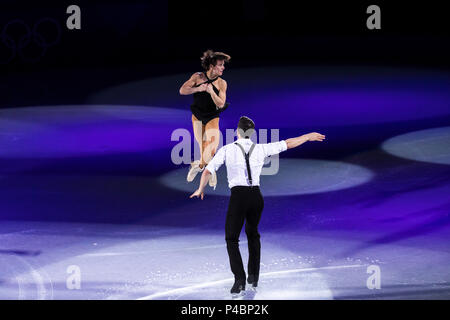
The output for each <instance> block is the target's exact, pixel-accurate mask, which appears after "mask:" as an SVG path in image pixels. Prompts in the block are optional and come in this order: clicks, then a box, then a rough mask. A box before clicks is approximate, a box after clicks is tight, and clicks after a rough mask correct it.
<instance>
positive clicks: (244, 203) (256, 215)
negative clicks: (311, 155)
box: [190, 117, 325, 294]
mask: <svg viewBox="0 0 450 320" xmlns="http://www.w3.org/2000/svg"><path fill="white" fill-rule="evenodd" d="M254 131H255V124H254V123H253V121H252V120H251V119H249V118H247V117H241V118H240V119H239V123H238V128H237V135H238V139H237V140H236V141H235V142H234V143H230V144H227V145H225V146H223V147H222V148H220V149H219V151H218V152H217V153H216V154H215V156H214V157H213V159H212V160H211V161H210V162H209V164H208V165H207V166H206V169H205V170H204V171H203V174H202V177H201V179H200V186H199V188H198V189H197V190H196V191H195V192H194V193H193V194H192V195H191V196H190V198H193V197H197V198H198V197H201V199H202V200H203V197H204V189H205V186H206V184H207V183H208V180H209V177H210V175H211V173H212V172H216V171H217V170H218V169H219V168H220V166H221V165H222V164H223V163H225V165H226V167H227V176H228V186H229V187H230V189H231V197H230V202H229V204H228V212H227V217H226V222H225V239H226V242H227V251H228V256H229V259H230V266H231V271H232V272H233V274H234V279H235V282H234V285H233V287H232V288H231V294H240V293H241V292H242V291H244V290H245V271H244V266H243V264H242V258H241V253H240V252H239V234H240V233H241V229H242V226H243V225H244V220H245V221H246V225H245V233H246V234H247V240H248V251H249V260H248V266H247V267H248V269H247V271H248V278H247V282H248V283H249V284H251V285H252V287H253V288H256V287H257V286H258V279H259V265H260V256H261V243H260V240H259V238H260V235H259V233H258V224H259V220H260V218H261V213H262V210H263V207H264V200H263V197H262V195H261V191H260V190H259V176H260V174H261V170H262V167H263V165H264V159H265V158H266V157H268V156H271V155H274V154H278V153H280V152H282V151H285V150H286V149H291V148H295V147H298V146H299V145H301V144H303V143H305V142H307V141H323V140H324V139H325V136H324V135H322V134H320V133H316V132H312V133H308V134H304V135H302V136H299V137H296V138H291V139H286V140H283V141H279V142H272V143H266V144H254V143H253V142H252V141H251V140H250V136H251V135H252V134H253V132H254Z"/></svg>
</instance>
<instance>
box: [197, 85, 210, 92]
mask: <svg viewBox="0 0 450 320" xmlns="http://www.w3.org/2000/svg"><path fill="white" fill-rule="evenodd" d="M207 88H208V85H207V84H206V83H204V84H201V85H199V86H198V87H197V88H196V91H197V92H203V91H208V90H207Z"/></svg>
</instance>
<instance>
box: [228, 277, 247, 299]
mask: <svg viewBox="0 0 450 320" xmlns="http://www.w3.org/2000/svg"><path fill="white" fill-rule="evenodd" d="M243 291H245V278H244V279H236V280H235V281H234V284H233V287H232V288H231V290H230V292H231V294H232V295H238V294H241V293H243Z"/></svg>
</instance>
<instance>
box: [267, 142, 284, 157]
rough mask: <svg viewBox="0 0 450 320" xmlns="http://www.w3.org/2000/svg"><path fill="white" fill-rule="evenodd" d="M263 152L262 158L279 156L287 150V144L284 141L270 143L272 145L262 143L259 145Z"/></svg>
mask: <svg viewBox="0 0 450 320" xmlns="http://www.w3.org/2000/svg"><path fill="white" fill-rule="evenodd" d="M261 146H262V147H263V151H264V156H265V157H269V156H271V155H274V154H279V153H280V152H283V151H286V150H287V144H286V141H284V140H282V141H278V142H272V143H264V144H261Z"/></svg>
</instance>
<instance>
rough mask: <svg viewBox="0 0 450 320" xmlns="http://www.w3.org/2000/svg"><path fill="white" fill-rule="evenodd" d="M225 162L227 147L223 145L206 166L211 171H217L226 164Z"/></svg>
mask: <svg viewBox="0 0 450 320" xmlns="http://www.w3.org/2000/svg"><path fill="white" fill-rule="evenodd" d="M224 162H225V147H222V148H220V149H219V151H217V152H216V154H215V156H214V157H213V158H212V159H211V161H209V163H208V165H207V166H206V169H207V170H208V171H209V172H211V173H212V172H215V171H217V170H219V168H220V167H221V166H222V165H223V164H224Z"/></svg>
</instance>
